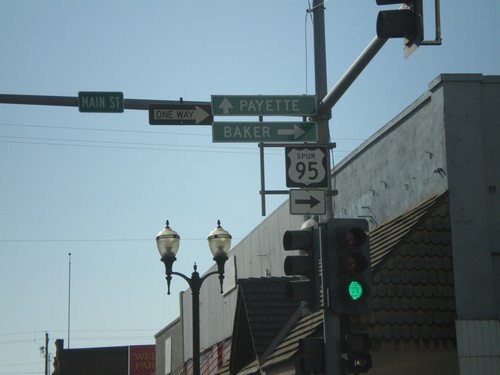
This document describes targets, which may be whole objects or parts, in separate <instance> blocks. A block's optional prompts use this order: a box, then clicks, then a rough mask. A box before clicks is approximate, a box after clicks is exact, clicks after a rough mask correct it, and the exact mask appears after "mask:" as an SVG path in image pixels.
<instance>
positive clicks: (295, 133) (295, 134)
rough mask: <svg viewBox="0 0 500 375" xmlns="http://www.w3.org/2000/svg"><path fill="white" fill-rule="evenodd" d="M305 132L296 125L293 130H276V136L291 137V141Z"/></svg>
mask: <svg viewBox="0 0 500 375" xmlns="http://www.w3.org/2000/svg"><path fill="white" fill-rule="evenodd" d="M305 133H306V132H305V131H304V130H302V129H301V128H300V127H298V126H297V125H294V126H293V129H278V135H293V139H297V138H300V137H302V136H303V135H304V134H305Z"/></svg>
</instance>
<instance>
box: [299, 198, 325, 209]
mask: <svg viewBox="0 0 500 375" xmlns="http://www.w3.org/2000/svg"><path fill="white" fill-rule="evenodd" d="M319 203H321V201H319V200H317V199H316V198H314V197H313V196H312V195H311V196H310V197H309V199H296V200H295V204H308V205H309V208H313V207H315V206H317V205H318V204H319Z"/></svg>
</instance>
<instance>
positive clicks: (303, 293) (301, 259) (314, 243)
mask: <svg viewBox="0 0 500 375" xmlns="http://www.w3.org/2000/svg"><path fill="white" fill-rule="evenodd" d="M283 248H284V249H285V250H302V251H304V252H305V253H306V254H304V255H289V256H287V257H286V258H285V263H284V271H285V275H288V276H302V279H301V280H296V281H290V282H288V283H287V285H286V287H285V294H286V297H287V298H289V299H293V300H296V301H305V302H306V303H307V306H308V307H309V309H310V310H311V311H317V310H319V308H320V297H319V296H320V270H319V264H320V262H319V257H320V244H319V233H318V229H317V228H314V227H311V228H307V229H303V230H289V231H286V232H285V234H284V235H283Z"/></svg>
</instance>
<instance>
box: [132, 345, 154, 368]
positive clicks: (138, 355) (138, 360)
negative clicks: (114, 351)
mask: <svg viewBox="0 0 500 375" xmlns="http://www.w3.org/2000/svg"><path fill="white" fill-rule="evenodd" d="M155 353H156V349H155V346H154V345H137V346H129V347H128V363H129V366H128V369H129V370H128V374H129V375H155V368H156V366H155V363H156V361H155V355H156V354H155Z"/></svg>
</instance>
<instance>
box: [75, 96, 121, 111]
mask: <svg viewBox="0 0 500 375" xmlns="http://www.w3.org/2000/svg"><path fill="white" fill-rule="evenodd" d="M78 110H79V111H80V112H95V113H115V112H116V113H119V112H123V93H122V92H108V91H80V92H78Z"/></svg>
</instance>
